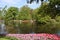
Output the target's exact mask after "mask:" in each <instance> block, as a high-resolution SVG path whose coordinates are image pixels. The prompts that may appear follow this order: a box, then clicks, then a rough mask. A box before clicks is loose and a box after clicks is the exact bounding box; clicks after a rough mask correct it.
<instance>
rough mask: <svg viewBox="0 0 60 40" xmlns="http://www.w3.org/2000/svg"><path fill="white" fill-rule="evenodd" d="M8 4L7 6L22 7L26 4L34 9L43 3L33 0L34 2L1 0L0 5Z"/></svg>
mask: <svg viewBox="0 0 60 40" xmlns="http://www.w3.org/2000/svg"><path fill="white" fill-rule="evenodd" d="M5 5H7V7H11V6H15V7H18V8H21V7H22V6H24V5H28V6H29V7H30V8H32V9H36V8H38V7H39V6H40V5H41V2H39V3H38V4H37V3H36V2H33V3H32V4H28V3H27V0H0V7H2V8H3V7H4V6H5Z"/></svg>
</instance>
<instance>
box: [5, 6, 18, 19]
mask: <svg viewBox="0 0 60 40" xmlns="http://www.w3.org/2000/svg"><path fill="white" fill-rule="evenodd" d="M18 12H19V10H18V8H17V7H10V8H8V9H7V13H6V15H5V19H7V20H16V16H17V14H18Z"/></svg>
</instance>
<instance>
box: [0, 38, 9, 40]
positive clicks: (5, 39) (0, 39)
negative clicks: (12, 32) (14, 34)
mask: <svg viewBox="0 0 60 40" xmlns="http://www.w3.org/2000/svg"><path fill="white" fill-rule="evenodd" d="M0 40H9V39H7V38H0Z"/></svg>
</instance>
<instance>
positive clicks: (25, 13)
mask: <svg viewBox="0 0 60 40" xmlns="http://www.w3.org/2000/svg"><path fill="white" fill-rule="evenodd" d="M30 10H31V9H30V8H29V7H28V6H23V7H22V8H21V9H20V12H19V14H18V16H17V18H18V20H30V19H31V14H30Z"/></svg>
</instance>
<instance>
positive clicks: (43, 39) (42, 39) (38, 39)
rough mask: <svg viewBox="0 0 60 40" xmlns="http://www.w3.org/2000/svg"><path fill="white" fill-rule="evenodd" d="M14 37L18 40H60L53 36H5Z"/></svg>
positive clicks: (59, 37) (58, 37)
mask: <svg viewBox="0 0 60 40" xmlns="http://www.w3.org/2000/svg"><path fill="white" fill-rule="evenodd" d="M7 36H11V37H16V38H18V40H60V36H57V35H55V34H7Z"/></svg>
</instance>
